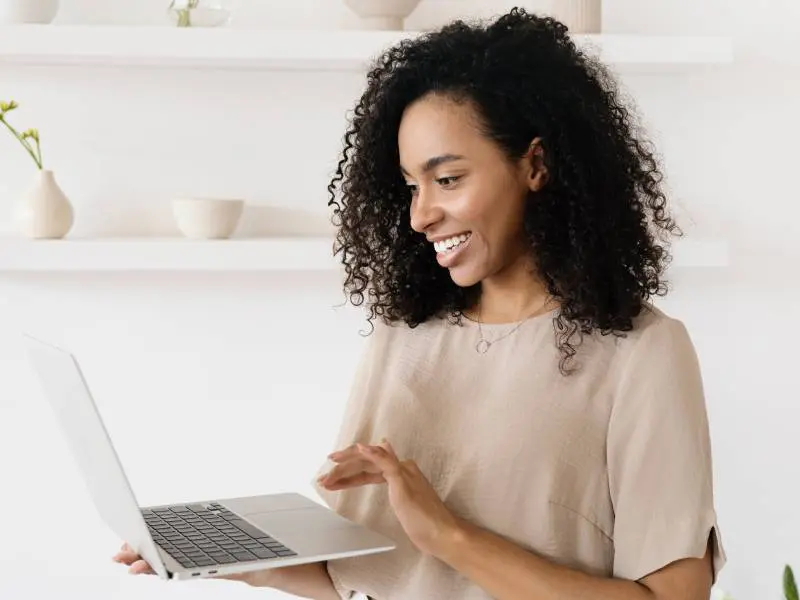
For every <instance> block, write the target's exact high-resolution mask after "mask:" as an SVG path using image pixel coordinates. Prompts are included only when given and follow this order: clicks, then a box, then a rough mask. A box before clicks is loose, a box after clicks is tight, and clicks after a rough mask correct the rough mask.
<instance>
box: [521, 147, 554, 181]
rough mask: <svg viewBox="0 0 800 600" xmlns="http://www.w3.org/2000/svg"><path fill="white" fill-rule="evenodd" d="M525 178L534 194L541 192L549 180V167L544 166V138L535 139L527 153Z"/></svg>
mask: <svg viewBox="0 0 800 600" xmlns="http://www.w3.org/2000/svg"><path fill="white" fill-rule="evenodd" d="M524 161H525V178H526V183H527V185H528V188H530V190H531V191H532V192H538V191H539V190H541V189H542V188H543V187H544V186H545V184H546V183H547V180H548V172H547V166H545V164H544V148H543V147H542V138H540V137H537V138H535V139H534V140H533V141H532V142H531V144H530V146H528V151H527V152H526V153H525V157H524Z"/></svg>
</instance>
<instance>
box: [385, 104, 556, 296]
mask: <svg viewBox="0 0 800 600" xmlns="http://www.w3.org/2000/svg"><path fill="white" fill-rule="evenodd" d="M477 119H478V118H477V115H476V113H475V110H474V108H473V106H472V104H471V103H469V102H464V103H456V102H453V101H452V100H450V99H447V98H444V97H440V96H426V97H424V98H422V99H420V100H418V101H417V102H416V103H414V104H412V105H411V106H409V107H408V108H407V109H406V111H405V113H404V115H403V119H402V121H401V123H400V130H399V132H398V135H399V140H398V142H399V152H400V166H401V169H402V172H403V176H404V177H405V179H406V182H407V184H408V185H409V188H410V190H411V196H412V202H411V226H412V228H413V229H414V230H415V231H417V232H419V233H422V234H424V235H425V236H426V237H427V239H428V241H429V242H430V243H431V244H432V245H433V246H434V248H435V250H436V260H437V261H438V262H439V264H440V265H441V266H442V267H443V268H446V269H449V271H450V276H451V278H452V279H453V281H454V282H455V283H456V284H457V285H459V286H462V287H468V286H471V285H474V284H476V283H478V282H480V281H483V280H485V279H487V278H490V277H494V276H497V275H500V274H503V272H504V271H506V270H508V269H514V268H516V267H518V266H523V265H524V266H525V267H527V266H528V264H529V252H530V251H529V249H526V245H525V241H524V235H523V231H524V230H523V214H524V206H525V202H526V199H527V194H528V191H529V190H532V189H533V190H536V189H539V187H540V186H541V184H542V179H543V173H542V171H543V169H537V168H536V167H535V166H534V164H533V163H532V162H531V159H530V157H529V156H526V157H523V158H521V159H520V160H519V161H518V162H516V163H514V162H510V161H509V160H508V159H507V158H506V156H505V155H504V154H503V153H502V151H501V149H500V148H499V147H498V146H497V145H496V144H495V143H494V142H493V141H491V140H489V139H487V138H486V137H485V136H484V135H483V134H482V133H481V132H480V130H479V127H478V120H477Z"/></svg>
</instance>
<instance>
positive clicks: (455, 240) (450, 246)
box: [434, 233, 472, 269]
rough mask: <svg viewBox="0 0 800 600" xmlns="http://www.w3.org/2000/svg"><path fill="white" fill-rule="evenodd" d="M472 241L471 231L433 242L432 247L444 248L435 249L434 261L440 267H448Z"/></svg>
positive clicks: (454, 263)
mask: <svg viewBox="0 0 800 600" xmlns="http://www.w3.org/2000/svg"><path fill="white" fill-rule="evenodd" d="M471 241H472V234H471V233H463V234H459V235H458V236H453V237H450V238H447V239H445V240H441V241H437V242H434V248H444V249H443V250H441V251H440V250H438V249H437V251H436V262H438V263H439V265H440V266H441V267H444V268H445V269H449V268H451V267H453V266H455V265H456V264H458V261H459V260H460V259H461V257H462V256H463V255H464V253H465V252H466V251H467V250H468V249H469V246H470V242H471Z"/></svg>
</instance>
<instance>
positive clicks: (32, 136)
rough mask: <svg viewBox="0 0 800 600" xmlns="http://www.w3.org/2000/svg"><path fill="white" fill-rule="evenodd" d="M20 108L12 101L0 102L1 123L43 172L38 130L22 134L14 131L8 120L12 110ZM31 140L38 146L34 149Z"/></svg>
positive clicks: (29, 130)
mask: <svg viewBox="0 0 800 600" xmlns="http://www.w3.org/2000/svg"><path fill="white" fill-rule="evenodd" d="M17 108H19V104H17V103H16V102H14V101H13V100H11V101H10V102H0V123H2V124H3V125H5V126H6V127H7V128H8V130H9V131H10V132H11V133H12V134H13V135H14V137H15V138H17V140H19V143H20V144H22V146H23V147H24V148H25V150H26V151H27V152H28V154H30V155H31V158H32V159H33V161H34V162H35V163H36V166H37V167H38V168H39V170H40V171H41V170H42V149H41V147H40V146H39V131H38V130H36V129H28V130H26V131H23V132H22V133H20V132H19V131H17V130H16V129H14V128H13V127H12V126H11V124H10V123H9V122H8V121H7V120H6V115H7V114H8V113H10V112H11V111H12V110H15V109H17ZM30 140H33V143H34V144H35V145H36V148H35V149H34V147H33V145H32V144H31V142H30Z"/></svg>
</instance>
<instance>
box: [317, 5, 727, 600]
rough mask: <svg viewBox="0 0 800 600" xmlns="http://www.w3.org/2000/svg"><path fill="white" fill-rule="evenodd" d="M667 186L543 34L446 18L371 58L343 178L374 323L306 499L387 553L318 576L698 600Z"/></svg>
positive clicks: (698, 426) (634, 138)
mask: <svg viewBox="0 0 800 600" xmlns="http://www.w3.org/2000/svg"><path fill="white" fill-rule="evenodd" d="M661 181H662V173H661V171H660V170H659V166H658V163H657V161H656V159H655V151H654V150H653V149H652V148H651V147H650V146H649V144H648V142H647V140H646V137H645V135H644V134H643V132H642V131H641V130H640V129H639V128H638V127H637V125H636V120H635V111H634V108H633V107H632V106H629V105H626V104H625V103H623V101H622V97H621V94H620V93H619V92H618V90H617V88H616V84H615V81H614V79H613V77H612V76H611V74H610V73H609V71H608V70H607V69H606V68H605V67H604V66H603V65H602V64H600V63H598V62H597V61H596V60H594V59H592V58H590V57H589V56H587V55H586V54H584V53H583V52H581V51H580V50H579V49H578V48H577V47H576V45H575V44H574V43H573V41H572V39H571V38H570V37H569V35H568V32H567V30H566V28H565V27H564V26H563V25H562V24H560V23H559V22H557V21H555V20H553V19H550V18H541V17H538V16H536V15H531V14H529V13H527V12H525V11H524V10H513V11H511V12H510V13H509V14H507V15H504V16H502V17H500V18H498V19H497V20H495V21H493V22H490V23H488V24H481V23H475V24H468V23H465V22H461V21H458V22H455V23H452V24H450V25H448V26H446V27H444V28H443V29H442V30H441V31H436V32H432V33H429V34H426V35H423V36H421V37H419V38H416V39H413V40H407V41H403V42H402V43H400V44H399V45H397V46H396V47H394V48H391V49H389V50H388V51H387V52H386V53H385V54H384V55H383V56H382V57H380V59H379V60H378V61H377V62H376V64H375V65H374V67H373V68H372V69H371V71H370V72H369V74H368V84H367V88H366V90H365V91H364V93H363V95H362V96H361V98H360V100H359V101H358V103H357V106H356V108H355V116H354V118H353V120H352V122H351V124H350V127H349V129H348V130H347V132H346V135H345V142H344V150H343V155H342V157H341V161H340V163H339V166H338V170H337V172H336V174H335V176H334V177H333V179H332V181H331V183H330V186H329V191H330V194H331V197H330V205H331V207H332V208H333V211H334V217H335V219H336V223H337V225H338V226H339V230H338V237H337V251H338V253H339V255H340V256H341V259H342V262H343V264H344V268H345V272H346V280H345V290H346V291H347V292H348V293H349V295H350V298H351V300H352V301H353V303H355V304H362V303H366V306H367V309H368V313H367V318H368V319H369V321H370V322H371V323H372V324H373V325H374V331H373V334H372V336H371V339H370V341H369V344H368V348H367V351H366V353H365V355H364V357H363V359H362V362H361V366H360V368H359V371H358V373H357V375H356V379H355V382H354V386H353V390H352V395H351V397H350V400H349V403H348V406H347V410H346V413H345V415H344V420H343V422H342V427H341V430H340V432H339V436H338V440H337V446H336V449H337V450H338V451H337V452H335V453H334V454H332V455H331V457H330V459H331V461H332V462H331V463H328V464H326V465H325V466H324V467H323V468H322V469H321V471H320V473H319V475H320V478H319V479H318V481H317V484H318V490H319V492H320V494H321V496H322V497H323V499H324V500H325V501H326V502H327V503H328V504H329V505H330V506H331V507H333V508H334V509H335V510H336V511H337V512H339V513H340V514H342V515H343V516H345V517H347V518H349V519H352V520H354V521H357V522H359V523H362V524H365V525H367V526H369V527H372V528H374V529H376V530H378V531H380V532H382V533H384V534H386V535H389V536H390V537H393V538H394V539H395V540H396V541H397V546H398V547H397V550H396V551H394V552H391V553H387V554H383V555H378V556H370V557H359V558H349V559H343V560H337V561H330V562H329V563H328V566H327V570H328V573H329V575H330V577H331V580H332V582H333V583H334V586H335V588H336V590H337V592H338V593H339V594H340V596H341V597H343V598H347V597H350V596H351V595H352V594H354V593H358V592H360V593H364V594H367V595H368V596H369V597H371V598H375V599H377V600H388V599H395V598H397V599H399V598H404V599H405V598H419V599H426V598H448V599H460V598H464V599H488V598H496V599H499V600H516V599H520V600H522V599H525V600H528V599H530V598H537V599H538V600H573V599H574V600H577V599H581V600H582V599H584V598H592V599H593V600H646V599H647V600H652V599H653V598H656V599H664V600H667V599H669V600H701V599H702V600H706V599H707V598H708V596H709V592H710V587H711V585H712V582H713V581H714V580H715V578H716V577H717V574H718V573H719V570H720V569H721V568H722V566H723V565H724V564H725V561H726V557H725V553H724V550H723V548H722V543H721V536H720V532H719V528H718V525H717V519H716V512H715V509H714V495H713V485H712V481H713V474H712V469H711V456H710V454H711V453H710V440H709V430H708V421H707V415H706V408H705V400H704V392H703V385H702V377H701V375H700V367H699V364H698V361H697V356H696V354H695V350H694V346H693V344H692V341H691V338H690V336H689V334H688V332H687V330H686V328H685V327H684V325H683V323H681V322H680V321H679V320H677V319H675V318H673V317H670V316H668V315H667V314H665V313H664V312H662V311H661V310H659V309H657V308H656V307H655V306H654V305H653V304H652V303H651V300H652V297H653V296H655V295H661V294H665V293H666V292H667V286H666V283H665V280H664V270H665V267H666V266H667V263H668V261H669V258H670V256H669V251H668V250H669V241H670V236H671V235H673V234H679V233H680V231H679V229H678V226H677V224H676V223H675V221H674V220H673V219H672V217H671V216H670V214H669V211H668V207H667V200H666V197H665V194H664V192H663V190H662V188H661ZM384 438H385V439H384ZM382 439H383V440H384V441H382V442H380V443H378V442H379V441H380V440H382Z"/></svg>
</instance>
